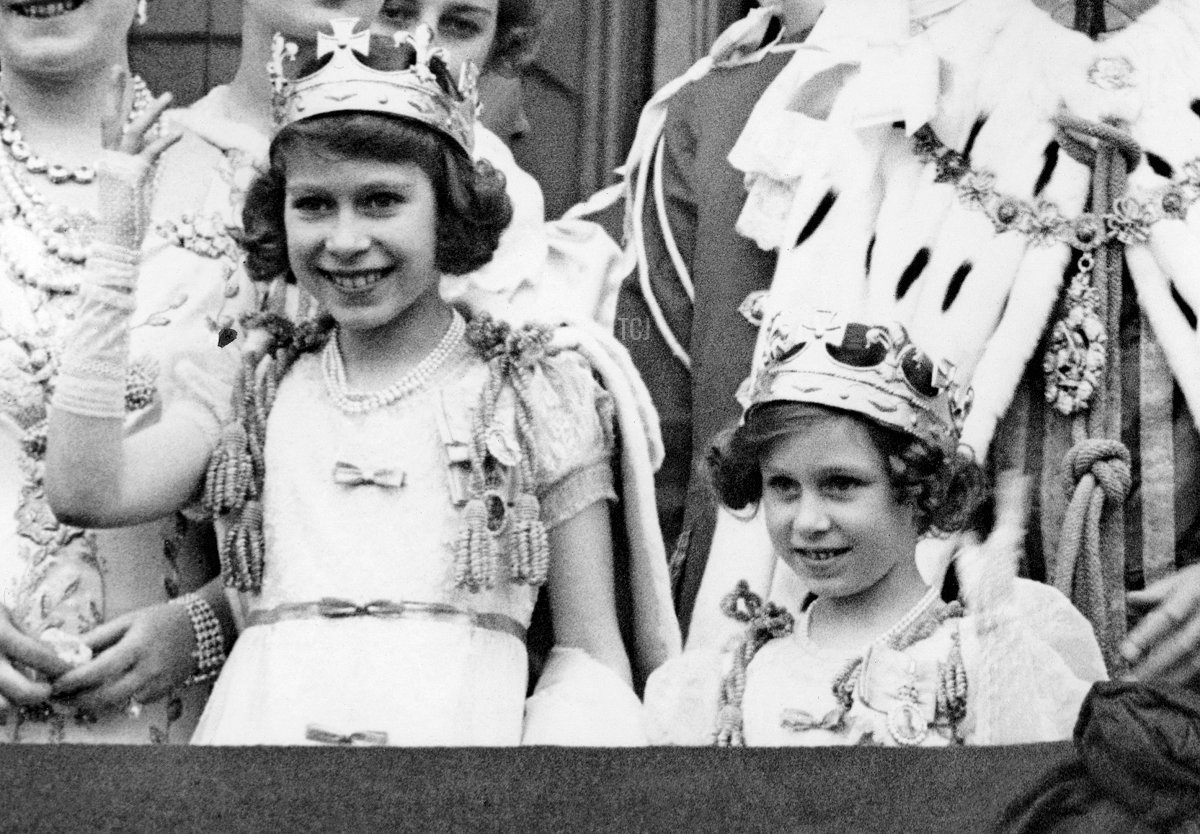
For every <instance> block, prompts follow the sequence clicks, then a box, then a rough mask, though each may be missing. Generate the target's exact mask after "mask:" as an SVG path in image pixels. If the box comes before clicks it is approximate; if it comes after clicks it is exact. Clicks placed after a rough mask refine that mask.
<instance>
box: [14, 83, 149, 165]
mask: <svg viewBox="0 0 1200 834" xmlns="http://www.w3.org/2000/svg"><path fill="white" fill-rule="evenodd" d="M131 83H132V84H133V101H132V103H131V105H130V108H129V116H128V118H127V119H126V124H131V123H132V122H133V120H134V119H136V118H137V117H138V116H140V115H141V114H142V113H143V112H144V111H145V109H146V108H147V107H149V106H150V101H151V96H150V89H149V87H147V86H146V82H145V81H143V80H142V79H141V77H139V76H136V75H135V76H133V79H132V80H131ZM0 144H3V145H4V147H5V149H6V150H7V151H8V155H9V156H10V157H12V159H13V161H14V162H16V163H18V164H20V165H23V166H24V167H25V171H26V172H27V173H30V174H33V175H34V176H43V177H46V179H48V180H50V182H52V183H54V184H55V185H61V184H62V183H65V182H77V183H79V184H80V185H87V184H88V183H90V182H94V181H95V179H96V166H95V165H87V164H84V165H77V166H76V167H74V168H68V167H67V166H66V165H61V164H59V163H56V162H49V161H47V160H46V158H45V157H43V156H41V155H40V154H37V153H35V152H34V151H33V149H32V148H30V147H29V143H28V142H26V141H25V138H24V137H23V136H22V135H21V130H20V128H18V127H17V114H16V113H14V112H13V111H12V108H11V107H9V106H8V101H6V100H5V99H4V98H3V97H2V96H0Z"/></svg>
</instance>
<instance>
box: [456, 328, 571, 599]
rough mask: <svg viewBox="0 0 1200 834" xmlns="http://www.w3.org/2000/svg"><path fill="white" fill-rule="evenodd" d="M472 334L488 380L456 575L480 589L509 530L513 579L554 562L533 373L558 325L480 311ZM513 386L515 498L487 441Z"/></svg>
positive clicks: (476, 426)
mask: <svg viewBox="0 0 1200 834" xmlns="http://www.w3.org/2000/svg"><path fill="white" fill-rule="evenodd" d="M467 341H468V342H469V343H470V344H471V345H472V347H474V348H475V349H476V350H477V351H478V352H479V353H480V355H481V356H482V357H483V358H484V359H485V360H486V361H487V364H488V383H487V385H486V386H484V389H483V393H482V394H481V395H480V402H479V408H478V409H476V411H475V416H474V419H473V420H472V423H471V449H470V455H471V459H470V464H471V476H470V482H469V486H470V491H471V494H470V498H469V499H468V501H467V506H466V509H465V510H464V512H463V519H462V527H461V529H460V531H459V534H458V540H457V541H456V542H455V547H454V581H455V583H456V584H457V585H458V586H459V587H460V588H466V589H467V590H469V591H472V592H478V591H480V590H483V589H486V588H492V587H494V585H495V583H496V574H497V569H498V567H499V554H498V548H499V547H500V546H501V544H500V538H501V537H502V536H503V537H504V538H505V539H506V544H507V551H508V569H509V576H510V578H511V581H513V582H516V583H518V584H528V585H535V586H537V585H542V584H544V583H545V582H546V577H547V576H548V574H549V569H550V538H549V535H548V533H547V531H546V526H545V523H544V522H543V521H542V518H541V504H540V502H539V501H538V497H537V485H538V476H539V475H540V471H539V466H538V461H537V456H536V455H537V451H536V448H535V446H534V438H533V424H534V422H535V417H534V414H535V412H534V410H533V403H532V395H531V392H530V390H529V377H530V375H531V374H532V373H533V370H532V369H533V367H534V366H535V365H536V364H537V362H538V361H540V360H541V359H542V358H543V357H544V356H545V355H546V353H547V346H548V344H549V341H550V332H549V331H548V330H547V329H546V328H542V327H536V326H532V325H527V326H525V327H522V328H519V329H514V328H512V327H511V326H510V325H508V324H507V323H505V322H498V321H495V320H494V319H492V318H491V317H489V316H487V315H479V316H477V317H475V318H474V319H472V321H471V322H470V324H468V326H467ZM505 386H508V387H510V388H511V389H512V391H513V394H514V397H515V401H516V409H515V411H516V434H517V444H518V447H519V454H520V460H519V462H518V463H517V465H516V467H514V469H513V472H512V478H513V483H512V492H511V495H512V502H511V505H510V504H509V503H508V501H507V496H505V495H503V494H502V493H501V491H500V490H499V486H500V483H499V479H498V477H497V475H496V474H495V470H496V462H495V461H494V460H489V452H488V448H487V437H488V434H489V432H491V431H493V430H494V429H496V428H497V427H496V425H495V422H496V407H497V404H498V403H499V401H500V396H501V393H502V392H503V390H504V388H505Z"/></svg>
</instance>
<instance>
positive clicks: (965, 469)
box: [707, 402, 988, 535]
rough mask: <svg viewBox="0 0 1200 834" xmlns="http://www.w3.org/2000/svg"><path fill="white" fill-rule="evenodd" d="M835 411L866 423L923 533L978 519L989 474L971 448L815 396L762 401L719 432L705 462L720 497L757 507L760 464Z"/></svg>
mask: <svg viewBox="0 0 1200 834" xmlns="http://www.w3.org/2000/svg"><path fill="white" fill-rule="evenodd" d="M832 416H840V417H850V418H851V419H854V420H858V421H859V422H860V423H861V424H862V425H863V426H865V427H866V429H867V432H868V434H869V436H870V438H871V442H872V443H874V445H875V448H877V449H878V450H879V453H880V454H881V455H882V456H883V459H884V461H886V464H887V468H888V477H889V480H890V481H891V485H892V489H893V490H894V492H895V496H896V500H897V501H900V502H903V503H909V504H911V505H912V506H913V508H914V509H915V511H916V515H915V518H916V521H917V532H918V533H920V534H922V535H924V534H925V533H929V532H936V533H953V532H955V531H958V530H963V529H966V528H968V527H971V526H974V525H975V524H976V523H977V512H978V511H979V509H980V508H981V507H982V506H983V505H984V502H985V500H986V498H987V495H988V489H987V479H986V477H985V475H984V472H983V469H982V468H981V467H980V466H979V464H977V463H976V462H975V461H974V459H973V458H971V457H970V456H969V455H967V454H965V453H964V452H963V451H955V452H953V453H947V452H946V451H944V450H942V449H939V448H937V447H934V446H931V445H929V444H928V443H926V442H925V441H923V440H920V439H918V438H916V437H913V436H912V435H910V434H906V433H904V432H902V431H899V430H897V429H893V428H889V427H887V426H883V425H881V424H879V423H876V422H874V421H873V420H869V419H867V418H865V417H863V416H862V415H860V414H856V413H854V412H851V411H842V410H840V409H836V408H829V407H827V406H823V405H815V404H811V403H796V402H772V403H766V404H764V405H760V406H757V407H755V408H753V409H751V410H750V412H749V413H748V414H747V416H746V420H745V422H744V423H743V424H742V425H740V426H738V427H737V428H735V429H730V430H727V431H725V432H722V433H721V434H720V435H718V436H717V439H716V441H715V442H714V443H713V446H712V448H711V449H710V450H709V453H708V457H707V465H708V473H709V477H710V478H711V481H712V486H713V489H714V491H715V492H716V494H717V497H718V498H719V499H720V501H721V503H723V504H724V505H725V506H727V507H729V508H730V509H731V510H745V509H747V508H753V509H757V504H758V501H759V499H761V498H762V491H763V482H762V471H761V468H760V467H761V464H762V459H763V457H764V456H765V455H766V454H767V453H768V451H769V449H770V447H771V445H772V444H774V443H775V442H776V441H777V440H779V439H780V438H782V437H786V436H787V435H790V434H792V433H794V432H796V431H799V430H800V429H801V428H802V427H803V426H805V425H806V424H812V423H814V422H817V421H820V420H826V419H829V418H830V417H832Z"/></svg>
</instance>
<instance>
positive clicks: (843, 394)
mask: <svg viewBox="0 0 1200 834" xmlns="http://www.w3.org/2000/svg"><path fill="white" fill-rule="evenodd" d="M850 351H855V352H856V353H857V355H855V356H853V357H852V356H851V354H850ZM839 357H840V358H839ZM759 359H760V361H759V362H758V363H757V371H756V373H755V377H754V379H753V381H752V382H751V388H750V397H749V406H748V408H747V411H749V410H751V409H753V408H754V407H755V406H758V405H763V404H765V403H768V402H777V401H788V402H804V403H813V404H815V405H824V406H827V407H831V408H837V409H841V410H843V411H852V412H856V413H859V414H862V415H863V416H865V417H867V418H868V419H871V420H873V421H875V422H876V423H879V424H881V425H884V426H888V427H891V428H895V429H899V430H900V431H903V432H905V433H907V434H910V435H913V436H915V437H918V438H920V439H921V440H923V441H925V442H926V443H929V444H931V445H933V446H936V447H940V448H942V449H946V450H953V449H954V448H955V447H956V446H957V444H958V438H959V436H960V435H961V433H962V427H963V423H964V422H965V420H966V417H967V414H968V412H969V411H970V407H971V402H972V400H973V396H974V395H973V392H972V390H971V389H970V388H969V387H967V386H961V385H959V384H958V383H957V382H956V381H955V372H956V369H955V366H954V364H953V363H952V362H950V361H948V360H945V359H943V360H941V361H937V360H935V359H933V358H931V357H929V356H928V355H927V354H925V353H924V352H923V351H922V350H921V349H920V348H919V347H918V346H917V345H916V344H915V343H914V342H913V341H912V339H910V338H909V335H908V332H907V330H906V329H905V328H904V326H903V325H901V324H900V323H898V322H892V323H886V324H884V323H864V322H854V321H850V320H848V319H846V318H845V317H844V316H842V315H840V314H838V313H835V312H832V311H828V310H808V311H804V312H800V313H797V312H792V311H780V312H777V313H776V314H775V315H774V316H773V317H772V318H771V320H770V322H769V324H768V325H767V331H766V334H765V339H764V341H763V348H762V355H761V356H760V358H759ZM926 374H927V378H926ZM910 376H916V377H918V378H917V379H916V380H915V381H914V380H913V379H911V378H910Z"/></svg>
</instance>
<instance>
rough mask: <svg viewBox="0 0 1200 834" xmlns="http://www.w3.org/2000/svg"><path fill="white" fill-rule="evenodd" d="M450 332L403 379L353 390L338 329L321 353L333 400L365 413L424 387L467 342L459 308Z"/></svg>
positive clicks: (341, 406)
mask: <svg viewBox="0 0 1200 834" xmlns="http://www.w3.org/2000/svg"><path fill="white" fill-rule="evenodd" d="M451 314H452V316H453V318H452V319H451V321H450V326H449V327H448V328H447V329H446V333H445V335H444V336H442V339H441V341H439V342H438V344H437V347H435V348H434V349H433V350H432V351H430V353H429V354H428V355H427V356H426V357H425V358H424V359H422V360H421V361H420V362H418V363H417V365H416V366H415V367H414V368H413V369H412V370H411V371H409V372H408V373H406V374H405V375H404V376H402V377H400V379H398V380H396V381H395V382H393V383H392V384H391V385H389V386H388V387H387V388H384V389H381V390H379V391H350V390H348V389H347V387H346V365H345V363H343V361H342V353H341V351H340V350H339V349H338V337H337V331H334V334H333V336H332V337H331V338H330V339H329V341H328V342H326V343H325V349H324V351H322V353H321V372H322V375H323V376H324V378H325V391H326V393H328V394H329V398H330V399H331V400H333V404H334V405H336V406H337V407H338V409H339V410H340V411H341V412H342V413H344V414H365V413H366V412H368V411H374V410H375V409H377V408H383V407H385V406H388V405H391V404H392V403H394V402H396V401H398V400H401V399H404V398H405V397H407V396H408V395H409V394H412V393H413V392H414V391H418V390H420V389H421V388H423V387H424V386H425V385H426V384H428V382H429V381H430V380H431V379H432V378H433V376H434V374H436V373H437V372H438V371H439V370H440V369H441V367H442V365H444V364H445V363H446V360H447V359H449V358H450V357H451V356H452V355H453V354H454V352H455V351H456V350H458V348H459V346H460V345H461V344H462V342H463V337H464V336H465V335H466V332H467V323H466V321H464V320H463V317H462V315H461V314H460V313H459V312H458V311H457V310H452V311H451Z"/></svg>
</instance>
